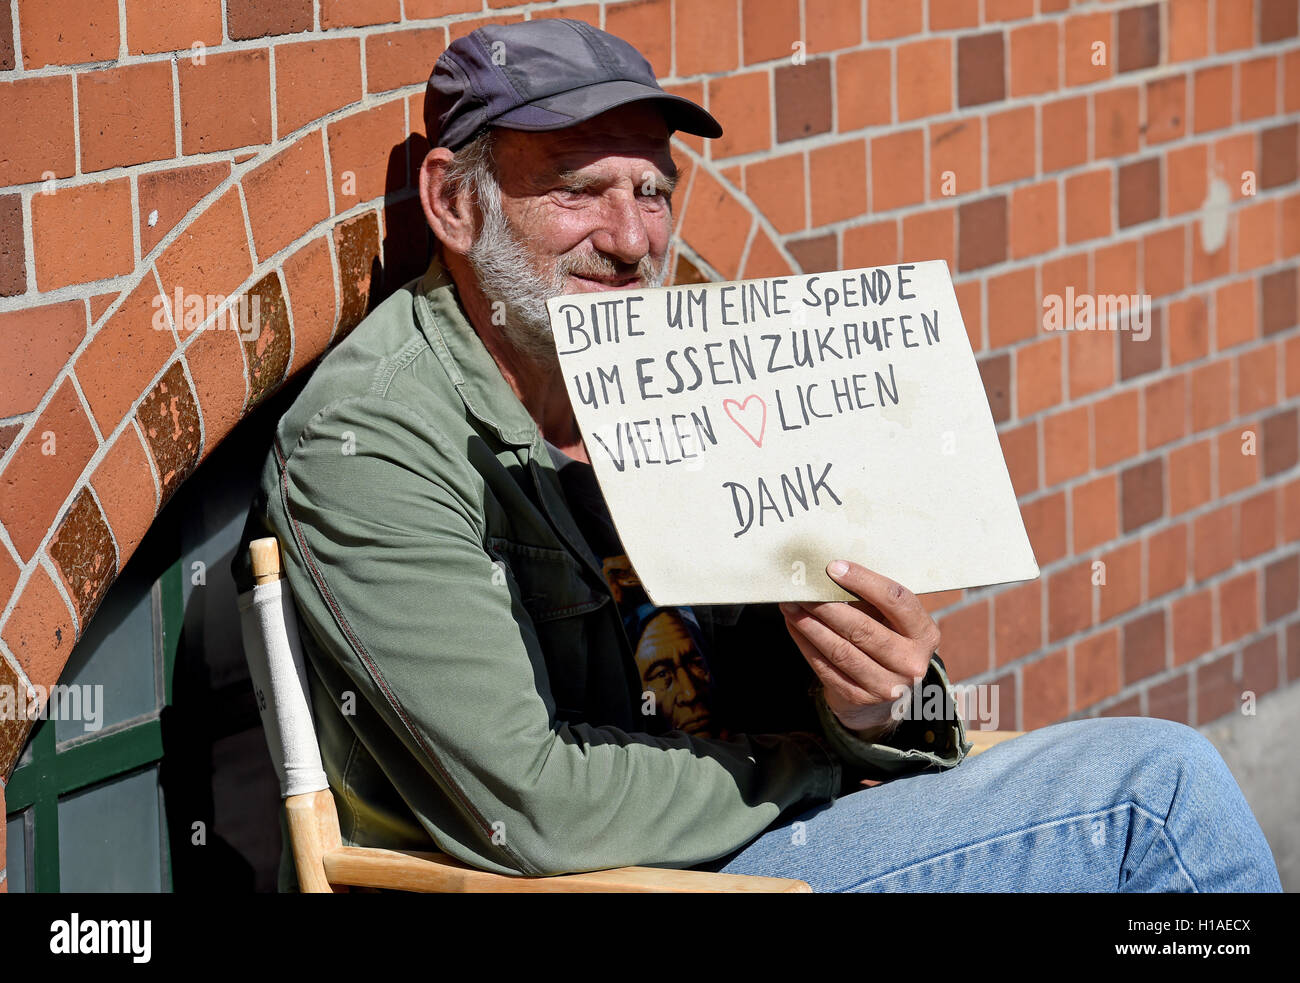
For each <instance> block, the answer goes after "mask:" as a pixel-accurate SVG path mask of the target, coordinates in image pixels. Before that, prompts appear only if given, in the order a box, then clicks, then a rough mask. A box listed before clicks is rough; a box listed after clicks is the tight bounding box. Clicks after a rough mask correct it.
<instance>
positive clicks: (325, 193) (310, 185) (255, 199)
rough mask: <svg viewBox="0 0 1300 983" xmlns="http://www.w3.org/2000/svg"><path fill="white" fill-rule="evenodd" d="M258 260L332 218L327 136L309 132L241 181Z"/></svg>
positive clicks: (272, 253)
mask: <svg viewBox="0 0 1300 983" xmlns="http://www.w3.org/2000/svg"><path fill="white" fill-rule="evenodd" d="M243 185H244V197H245V200H246V201H247V203H248V221H249V224H250V225H251V226H252V227H253V245H254V247H255V248H256V250H257V255H258V257H259V259H266V258H267V257H268V256H272V255H274V254H275V253H278V252H279V251H280V250H281V249H284V248H285V247H286V246H288V245H289V244H290V243H292V242H294V241H295V240H296V239H298V238H300V237H301V236H303V235H304V234H305V233H306V232H307V230H308V229H310V228H311V227H312V226H314V225H316V224H317V223H318V222H323V221H325V220H326V219H327V218H329V216H330V201H329V175H328V174H327V173H326V169H325V145H324V135H323V133H322V132H321V131H320V130H315V131H313V132H311V133H308V134H307V135H306V136H304V137H302V138H301V139H300V140H298V142H297V143H295V144H293V145H292V146H291V147H289V149H288V150H284V151H282V152H280V153H279V154H277V155H276V156H274V157H272V158H271V159H270V160H268V161H267V162H266V163H264V164H260V165H258V166H257V167H256V168H254V169H253V170H252V171H250V172H249V173H248V174H247V175H246V176H245V177H244V180H243Z"/></svg>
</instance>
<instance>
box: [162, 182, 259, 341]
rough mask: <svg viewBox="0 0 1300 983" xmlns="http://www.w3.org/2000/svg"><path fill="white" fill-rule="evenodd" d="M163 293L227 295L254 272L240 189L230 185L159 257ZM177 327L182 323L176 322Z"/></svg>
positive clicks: (173, 294) (171, 295) (172, 294)
mask: <svg viewBox="0 0 1300 983" xmlns="http://www.w3.org/2000/svg"><path fill="white" fill-rule="evenodd" d="M157 267H158V278H159V279H160V280H161V281H162V286H163V293H164V294H166V296H167V297H168V298H174V297H175V295H176V291H177V290H178V289H179V290H180V291H181V293H182V294H202V295H205V296H206V295H207V294H213V295H221V296H230V295H231V294H233V293H234V292H235V290H236V289H238V287H239V286H240V284H242V283H243V282H244V281H245V280H246V279H248V277H249V275H250V274H251V273H252V272H253V259H252V257H251V256H250V255H249V252H248V238H247V234H246V233H245V231H244V210H243V207H242V206H241V205H240V203H239V192H238V190H237V189H235V188H231V189H230V190H229V191H227V192H226V193H225V194H223V195H222V196H221V197H220V198H218V199H217V200H216V201H214V202H213V203H212V204H211V205H209V206H208V207H207V209H205V210H204V211H203V212H202V213H200V214H199V216H198V217H197V218H195V219H194V220H193V221H192V222H191V223H190V224H189V225H188V226H187V227H186V229H185V230H184V231H183V232H182V233H181V234H180V235H179V236H177V238H176V240H175V241H174V242H173V243H172V244H171V245H170V246H168V247H167V249H166V250H164V251H163V253H162V255H161V256H159V257H158V263H157ZM177 327H178V329H179V328H180V327H181V325H177Z"/></svg>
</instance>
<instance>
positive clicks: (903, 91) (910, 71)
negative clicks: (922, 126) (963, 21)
mask: <svg viewBox="0 0 1300 983" xmlns="http://www.w3.org/2000/svg"><path fill="white" fill-rule="evenodd" d="M897 56H898V118H899V119H900V120H911V119H920V118H921V117H923V116H939V115H941V114H943V113H946V112H948V111H949V110H950V109H952V41H950V40H949V39H948V38H935V39H933V40H929V41H914V42H912V43H911V44H904V45H902V46H900V47H899V48H898V52H897Z"/></svg>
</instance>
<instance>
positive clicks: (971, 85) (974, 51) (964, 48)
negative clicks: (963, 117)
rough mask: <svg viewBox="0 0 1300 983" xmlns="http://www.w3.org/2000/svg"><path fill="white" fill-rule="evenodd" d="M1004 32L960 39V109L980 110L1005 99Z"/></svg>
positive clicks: (958, 75)
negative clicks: (980, 107)
mask: <svg viewBox="0 0 1300 983" xmlns="http://www.w3.org/2000/svg"><path fill="white" fill-rule="evenodd" d="M1005 72H1006V69H1005V65H1004V64H1003V41H1002V32H1001V31H991V32H989V33H987V34H968V35H965V36H964V37H960V38H958V39H957V105H958V106H962V107H965V106H979V105H982V104H984V103H988V102H997V101H999V100H1001V99H1005V98H1006V94H1007V93H1006V78H1005Z"/></svg>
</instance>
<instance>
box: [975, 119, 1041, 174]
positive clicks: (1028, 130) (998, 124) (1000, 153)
mask: <svg viewBox="0 0 1300 983" xmlns="http://www.w3.org/2000/svg"><path fill="white" fill-rule="evenodd" d="M987 125H988V137H987V140H986V142H987V144H988V148H989V182H988V183H989V187H993V186H994V185H998V184H1005V183H1006V182H1008V181H1019V180H1020V179H1021V178H1026V177H1032V176H1033V174H1034V169H1035V164H1034V150H1035V148H1036V147H1037V146H1038V130H1037V120H1036V119H1035V116H1034V107H1033V106H1020V107H1019V108H1017V109H1008V110H1006V111H1005V112H1001V113H992V114H990V115H989V116H988V118H987Z"/></svg>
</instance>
